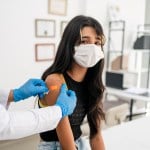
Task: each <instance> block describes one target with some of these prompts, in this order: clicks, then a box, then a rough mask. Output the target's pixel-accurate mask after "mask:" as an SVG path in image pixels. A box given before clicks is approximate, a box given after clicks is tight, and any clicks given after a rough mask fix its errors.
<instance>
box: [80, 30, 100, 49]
mask: <svg viewBox="0 0 150 150" xmlns="http://www.w3.org/2000/svg"><path fill="white" fill-rule="evenodd" d="M80 34H81V42H80V44H96V45H97V46H101V40H100V39H101V38H100V36H98V35H97V34H96V31H95V29H94V28H92V27H84V28H83V29H82V30H81V33H80Z"/></svg>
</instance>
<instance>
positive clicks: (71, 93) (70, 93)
mask: <svg viewBox="0 0 150 150" xmlns="http://www.w3.org/2000/svg"><path fill="white" fill-rule="evenodd" d="M67 95H68V96H70V97H72V98H75V97H76V93H75V92H74V91H72V90H68V91H67Z"/></svg>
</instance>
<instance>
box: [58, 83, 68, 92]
mask: <svg viewBox="0 0 150 150" xmlns="http://www.w3.org/2000/svg"><path fill="white" fill-rule="evenodd" d="M60 92H61V93H66V92H67V86H66V84H65V83H63V84H62V86H61V89H60Z"/></svg>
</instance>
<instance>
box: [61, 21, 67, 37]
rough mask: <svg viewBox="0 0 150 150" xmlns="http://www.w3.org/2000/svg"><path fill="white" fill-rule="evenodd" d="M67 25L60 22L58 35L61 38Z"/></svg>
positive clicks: (65, 22) (64, 22)
mask: <svg viewBox="0 0 150 150" xmlns="http://www.w3.org/2000/svg"><path fill="white" fill-rule="evenodd" d="M67 24H68V21H61V22H60V35H61V36H62V34H63V32H64V29H65V28H66V26H67Z"/></svg>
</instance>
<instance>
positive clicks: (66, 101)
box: [55, 84, 77, 117]
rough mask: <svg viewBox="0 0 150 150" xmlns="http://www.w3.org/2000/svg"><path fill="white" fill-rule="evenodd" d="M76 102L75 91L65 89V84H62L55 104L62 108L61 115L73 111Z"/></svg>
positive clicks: (66, 114) (63, 115)
mask: <svg viewBox="0 0 150 150" xmlns="http://www.w3.org/2000/svg"><path fill="white" fill-rule="evenodd" d="M76 102H77V98H76V95H75V92H74V91H72V90H67V88H66V84H63V85H62V87H61V91H60V94H59V96H58V98H57V101H56V104H55V105H58V106H60V108H61V110H62V117H65V116H68V115H70V114H72V113H73V111H74V108H75V106H76Z"/></svg>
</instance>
